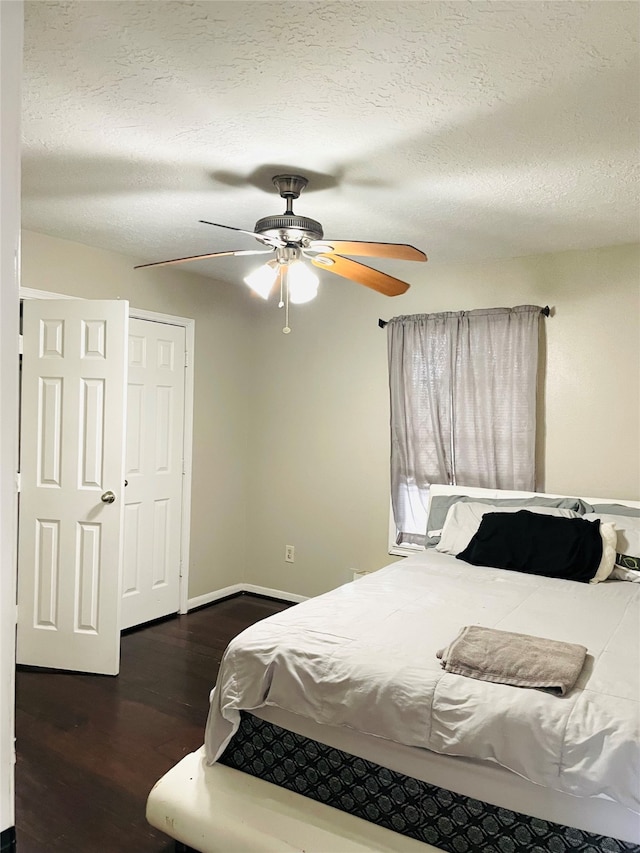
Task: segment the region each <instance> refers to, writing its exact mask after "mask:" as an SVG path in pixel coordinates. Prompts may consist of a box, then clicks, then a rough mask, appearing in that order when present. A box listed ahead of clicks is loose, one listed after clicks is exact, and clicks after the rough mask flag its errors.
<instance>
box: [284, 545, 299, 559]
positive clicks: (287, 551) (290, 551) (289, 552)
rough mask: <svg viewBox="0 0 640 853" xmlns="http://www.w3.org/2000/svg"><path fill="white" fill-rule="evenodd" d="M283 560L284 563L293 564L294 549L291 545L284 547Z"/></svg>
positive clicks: (294, 557)
mask: <svg viewBox="0 0 640 853" xmlns="http://www.w3.org/2000/svg"><path fill="white" fill-rule="evenodd" d="M284 559H285V562H286V563H295V561H296V549H295V548H294V547H293V545H285V546H284Z"/></svg>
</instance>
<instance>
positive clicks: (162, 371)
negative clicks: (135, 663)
mask: <svg viewBox="0 0 640 853" xmlns="http://www.w3.org/2000/svg"><path fill="white" fill-rule="evenodd" d="M185 338H186V335H185V330H184V327H181V326H172V325H170V324H168V323H157V322H153V321H150V320H136V319H131V320H129V378H128V398H127V440H126V453H125V457H126V467H125V478H126V483H127V486H126V489H125V493H124V502H125V515H124V568H123V586H122V594H123V600H122V628H130V627H132V626H133V625H140V624H142V623H143V622H149V621H151V620H152V619H158V618H159V617H161V616H167V615H168V614H170V613H177V612H178V610H179V609H180V572H181V566H180V554H181V541H182V489H183V485H184V475H183V452H184V414H185V412H184V386H185Z"/></svg>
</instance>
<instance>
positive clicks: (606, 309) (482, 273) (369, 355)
mask: <svg viewBox="0 0 640 853" xmlns="http://www.w3.org/2000/svg"><path fill="white" fill-rule="evenodd" d="M426 248H427V249H428V246H427V247H426ZM407 266H408V267H409V264H407ZM419 269H420V283H419V284H417V285H414V286H413V287H412V288H411V289H410V290H409V291H408V292H407V293H406V294H405V295H403V296H400V297H395V298H393V299H388V298H386V297H383V296H380V295H378V294H376V293H374V292H372V291H370V290H368V289H366V288H364V287H360V286H358V285H355V284H352V283H350V282H348V281H346V280H342V279H339V278H337V277H331V280H328V279H329V278H330V276H329V275H328V274H326V273H325V276H326V279H327V280H326V281H324V282H323V283H322V284H321V287H320V292H319V295H318V298H317V299H316V300H315V301H314V302H311V303H309V304H307V305H302V306H299V307H297V308H296V307H295V306H294V308H293V309H292V316H291V326H292V329H293V331H292V332H291V334H290V335H283V334H282V333H281V331H280V328H281V326H282V322H281V316H280V315H281V312H278V311H277V310H276V309H275V307H274V306H271V307H269V305H265V306H264V308H263V310H262V311H261V313H260V315H259V316H258V317H257V318H256V320H255V334H254V337H253V346H254V352H253V364H254V369H253V371H252V378H253V393H252V404H251V418H252V431H251V435H250V448H251V457H250V459H251V466H250V467H251V480H250V487H251V488H250V505H249V519H250V527H249V532H250V536H249V561H248V564H247V573H246V580H247V581H248V582H250V583H254V584H259V585H263V586H266V587H271V588H275V589H283V590H289V591H291V592H296V593H301V594H307V595H311V594H315V593H319V592H322V591H325V590H327V589H329V588H331V587H333V586H336V585H338V584H339V583H342V582H344V581H346V580H349V579H350V577H351V575H350V573H349V571H348V569H349V567H357V568H359V569H373V568H378V567H380V566H382V565H385V564H386V563H388V562H390V558H389V556H388V554H387V523H388V511H389V408H388V390H387V352H386V334H385V332H383V331H382V330H381V329H379V328H378V325H377V320H378V318H379V317H381V318H383V319H388V318H389V317H391V316H396V315H398V314H411V313H421V312H435V311H445V310H463V309H471V308H481V307H492V306H499V305H504V306H511V305H517V304H523V303H533V304H539V305H546V304H549V305H550V306H552V308H554V316H552V317H550V318H549V319H547V320H545V321H544V325H545V331H546V363H547V365H546V383H545V386H544V388H543V396H544V399H543V407H542V409H541V418H540V423H539V426H538V429H539V450H540V454H539V455H540V466H539V467H540V472H539V473H540V476H539V480H540V483H539V485H540V486H541V487H543V488H544V489H546V490H547V491H551V492H559V493H569V494H571V493H574V494H587V495H589V494H591V495H598V496H600V495H601V496H603V497H620V498H630V499H639V498H640V441H639V435H640V362H639V357H638V352H639V347H638V344H639V342H640V289H639V287H638V282H639V275H640V247H639V246H637V245H627V246H619V247H611V248H605V249H598V250H593V251H588V252H584V251H580V252H563V253H558V254H551V255H541V256H536V257H526V258H515V259H506V260H500V261H492V262H486V263H482V264H464V265H463V264H460V265H446V266H445V265H441V266H439V265H437V264H432V263H427V264H425V265H421V266H420V268H419ZM412 272H413V268H412ZM285 544H293V545H294V546H295V548H296V562H295V563H294V564H290V563H286V562H285V561H284V546H285Z"/></svg>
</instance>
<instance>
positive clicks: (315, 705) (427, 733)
mask: <svg viewBox="0 0 640 853" xmlns="http://www.w3.org/2000/svg"><path fill="white" fill-rule="evenodd" d="M639 616H640V585H638V584H630V583H624V582H621V581H607V582H605V583H601V584H597V585H588V584H578V583H572V582H569V581H564V580H557V579H552V578H544V577H537V576H531V575H523V574H519V573H515V572H506V571H502V570H498V569H488V568H477V567H473V566H468V565H466V564H463V563H461V562H460V561H457V560H455V558H453V557H450V556H449V555H446V554H440V553H438V552H434V551H428V552H424V553H421V554H417V555H415V556H414V557H410V558H408V559H406V560H404V561H402V562H401V563H396V564H393V565H392V566H389V567H387V568H385V569H382V570H380V571H379V572H376V573H374V574H372V575H369V576H368V577H366V578H364V579H362V580H359V581H358V582H357V583H352V584H348V585H345V586H343V587H340V588H338V589H337V590H333V591H332V592H330V593H327V594H326V595H323V596H319V597H318V598H315V599H312V600H310V601H307V602H304V603H302V604H299V605H297V606H296V607H294V608H291V609H289V610H287V611H285V612H283V613H281V614H277V615H275V616H272V617H269V618H268V619H266V620H264V621H262V622H260V623H258V624H257V625H254V626H252V627H251V628H249V629H247V631H245V632H243V633H242V634H240V635H239V636H238V637H237V638H236V639H235V640H233V641H232V643H231V644H230V646H229V648H228V649H227V652H226V653H225V657H224V659H223V661H222V664H221V668H220V673H219V676H218V682H217V685H216V688H215V690H214V691H213V693H212V696H211V708H210V714H209V719H208V722H207V728H206V734H205V744H206V754H207V761H208V762H210V763H213V762H215V761H216V760H217V758H218V757H219V756H220V755H221V753H222V752H223V751H224V749H225V747H226V745H227V744H228V743H229V741H230V739H231V737H232V736H233V734H234V732H235V731H236V730H237V728H238V725H239V721H240V711H242V710H256V709H260V708H275V709H280V710H282V711H285V712H288V713H290V714H294V715H296V716H297V717H300V718H303V719H306V720H310V721H314V722H316V723H320V724H322V725H324V726H328V727H332V728H338V729H345V730H354V731H356V732H362V733H364V734H366V735H369V736H371V737H372V738H380V739H382V740H384V741H388V742H390V743H392V744H400V745H402V746H405V747H411V748H417V749H420V750H429V751H430V752H433V753H437V754H439V755H443V756H456V757H462V758H464V759H467V760H471V761H474V762H481V763H490V764H496V765H499V767H501V768H504V769H506V770H508V771H510V773H512V774H517V775H518V776H520V777H522V778H523V779H525V780H527V781H528V782H530V783H534V784H535V785H540V786H544V787H545V788H548V789H551V790H554V791H559V792H562V793H563V794H566V795H571V796H576V797H584V798H603V799H607V800H611V801H613V802H615V803H617V804H618V805H619V806H621V807H622V808H624V809H627V810H629V811H630V812H632V813H638V812H640V779H639V777H638V773H639V769H638V768H640V743H639V742H640V737H639V730H640V723H639V706H640V684H639V679H640V661H639V660H638V656H639V654H640V618H639ZM466 624H482V625H486V626H488V627H496V628H501V629H504V630H510V631H517V632H520V633H528V634H533V635H537V636H542V637H548V638H550V639H556V640H561V641H567V642H573V643H580V644H582V645H585V646H586V647H587V649H588V658H587V664H586V665H585V668H584V670H583V672H582V674H581V676H580V679H579V681H578V684H577V686H576V688H574V690H572V691H571V692H570V693H569V694H567V695H566V696H563V697H559V696H555V695H551V694H549V693H547V692H545V691H541V690H528V689H522V688H513V687H508V686H506V685H501V684H493V683H487V682H483V681H476V680H474V679H468V678H463V677H460V676H455V675H451V674H449V673H446V672H444V671H443V670H442V668H441V667H440V663H439V661H438V660H437V659H436V656H435V653H436V650H437V649H438V648H441V647H442V646H445V645H446V644H447V643H449V642H450V641H451V640H452V639H453V637H455V636H456V634H457V633H458V631H459V629H460V627H462V626H463V625H466Z"/></svg>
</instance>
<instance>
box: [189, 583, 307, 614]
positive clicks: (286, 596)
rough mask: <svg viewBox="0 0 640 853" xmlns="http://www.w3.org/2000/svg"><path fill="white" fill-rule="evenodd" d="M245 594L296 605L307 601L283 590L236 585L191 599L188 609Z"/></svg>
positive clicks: (247, 584)
mask: <svg viewBox="0 0 640 853" xmlns="http://www.w3.org/2000/svg"><path fill="white" fill-rule="evenodd" d="M243 592H250V593H253V594H254V595H262V596H264V597H265V598H277V599H278V600H279V601H294V602H295V603H296V604H298V603H299V602H300V601H306V600H307V596H306V595H298V594H297V593H295V592H284V590H281V589H270V588H269V587H266V586H256V584H253V583H234V584H232V585H231V586H225V587H223V588H222V589H216V590H214V591H213V592H207V593H205V594H204V595H198V596H196V597H195V598H190V599H189V600H188V601H187V609H188V610H195V609H196V608H198V607H204V606H205V605H207V604H213V602H214V601H221V600H222V599H223V598H232V597H233V596H234V595H240V593H243Z"/></svg>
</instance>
